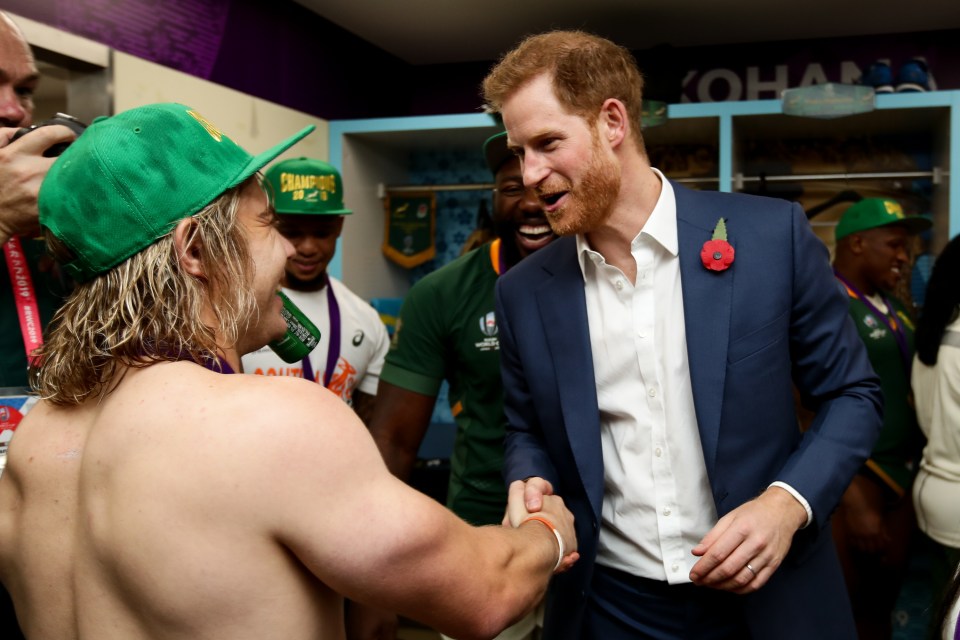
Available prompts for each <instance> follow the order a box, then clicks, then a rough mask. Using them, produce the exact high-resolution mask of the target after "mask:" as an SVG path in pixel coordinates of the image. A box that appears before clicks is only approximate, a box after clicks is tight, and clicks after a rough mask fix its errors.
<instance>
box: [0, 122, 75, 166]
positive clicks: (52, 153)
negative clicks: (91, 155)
mask: <svg viewBox="0 0 960 640" xmlns="http://www.w3.org/2000/svg"><path fill="white" fill-rule="evenodd" d="M52 124H62V125H63V126H65V127H67V128H68V129H70V130H71V131H73V132H74V133H75V134H77V135H78V136H79V135H80V134H81V133H83V132H84V130H85V129H86V128H87V125H85V124H84V123H82V122H80V121H79V120H77V119H76V118H74V117H73V116H70V115H67V114H65V113H58V114H56V115H55V116H53V117H52V118H50V119H49V120H44V121H43V122H41V123H40V124H33V125H30V126H29V127H23V128H22V129H19V130H18V131H17V132H16V133H15V134H13V137H12V138H10V142H14V141H16V140H19V139H20V138H22V137H23V136H25V135H27V134H28V133H30V132H31V131H36V130H37V129H39V128H40V127H49V126H50V125H52ZM71 142H73V141H72V140H71V141H69V142H58V143H57V144H55V145H53V146H52V147H50V148H49V149H47V150H46V151H44V152H43V155H44V156H46V157H47V158H55V157H56V156H59V155H60V154H61V153H63V151H64V149H66V148H67V147H69V146H70V143H71Z"/></svg>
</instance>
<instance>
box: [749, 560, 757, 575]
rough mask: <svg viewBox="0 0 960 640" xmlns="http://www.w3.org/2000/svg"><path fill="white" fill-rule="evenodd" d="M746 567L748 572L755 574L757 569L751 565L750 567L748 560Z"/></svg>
mask: <svg viewBox="0 0 960 640" xmlns="http://www.w3.org/2000/svg"><path fill="white" fill-rule="evenodd" d="M747 569H748V570H749V571H750V573H752V574H753V575H757V570H756V569H754V568H753V567H751V566H750V563H749V562H748V563H747Z"/></svg>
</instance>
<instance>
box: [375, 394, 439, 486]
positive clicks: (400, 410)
mask: <svg viewBox="0 0 960 640" xmlns="http://www.w3.org/2000/svg"><path fill="white" fill-rule="evenodd" d="M436 400H437V398H436V396H428V395H424V394H422V393H416V392H415V391H408V390H406V389H404V388H402V387H398V386H396V385H393V384H390V383H389V382H385V381H383V380H381V381H380V386H379V387H378V389H377V404H376V407H375V408H374V410H373V414H372V416H371V418H370V422H368V423H367V425H368V426H369V428H370V434H371V435H372V436H373V440H374V442H376V444H377V448H379V449H380V454H381V455H382V456H383V461H384V462H385V463H386V464H387V468H388V469H389V470H390V473H392V474H393V475H395V476H397V477H398V478H400V479H401V480H404V481H406V480H409V478H410V472H411V470H412V469H413V463H414V462H415V461H416V459H417V451H418V450H419V449H420V443H421V442H423V437H424V435H426V433H427V427H429V426H430V416H431V415H432V414H433V405H434V404H435V403H436Z"/></svg>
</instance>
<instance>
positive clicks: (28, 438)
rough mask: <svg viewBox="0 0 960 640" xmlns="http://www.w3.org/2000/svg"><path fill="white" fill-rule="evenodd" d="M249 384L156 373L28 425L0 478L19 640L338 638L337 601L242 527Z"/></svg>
mask: <svg viewBox="0 0 960 640" xmlns="http://www.w3.org/2000/svg"><path fill="white" fill-rule="evenodd" d="M259 382H262V380H255V379H253V377H248V376H224V375H219V374H215V373H211V372H209V371H206V370H204V369H202V368H201V367H198V366H196V365H193V364H190V363H174V364H160V365H154V366H152V367H149V368H147V369H143V370H133V371H128V372H127V375H126V377H125V379H124V380H123V381H122V382H121V384H120V385H119V387H118V388H117V390H116V391H115V392H113V393H112V394H110V395H108V396H107V397H106V398H105V399H103V401H102V402H101V403H99V404H97V403H96V402H88V403H86V404H84V405H82V406H79V407H75V408H58V407H54V406H52V405H49V404H46V403H40V404H39V405H37V407H36V408H34V410H33V411H32V412H31V413H30V414H28V416H27V418H26V419H25V420H24V422H23V424H22V426H21V427H20V429H18V431H17V434H16V437H15V439H14V441H13V443H12V445H11V448H10V455H9V461H8V464H7V468H6V471H5V472H4V474H3V476H2V479H0V541H2V543H0V577H2V578H3V580H4V581H5V582H6V583H7V585H8V588H9V590H10V592H11V595H12V596H13V598H14V602H15V604H16V607H17V613H18V618H19V619H20V622H21V626H22V627H23V629H24V631H25V632H26V634H27V636H28V637H30V638H56V639H60V640H66V639H71V638H76V639H84V638H102V639H111V638H117V639H124V640H133V639H138V638H155V639H160V638H198V637H203V638H266V637H277V638H317V637H323V638H336V637H340V636H342V630H341V625H342V623H341V612H342V605H341V600H340V596H338V595H336V594H335V593H334V592H332V591H331V590H330V589H329V588H328V587H327V586H325V585H324V584H323V583H322V582H320V581H319V580H317V579H316V578H315V577H314V576H312V575H311V574H310V573H309V572H308V571H306V570H305V569H304V567H303V565H301V564H300V563H299V562H297V561H296V559H295V558H293V557H292V556H291V554H290V552H289V551H288V550H287V549H285V548H284V546H283V545H282V544H280V542H279V541H278V540H277V539H276V537H274V536H273V535H271V531H270V530H269V529H268V528H267V527H265V526H264V523H263V521H262V520H260V519H258V518H256V517H255V516H252V515H251V503H254V502H255V501H256V500H257V499H258V498H257V496H255V495H252V494H251V493H250V487H251V486H254V485H256V483H257V479H256V476H257V473H258V469H257V464H256V463H257V460H256V459H251V456H250V452H251V451H255V441H256V439H258V438H270V437H271V419H270V416H271V413H272V412H271V406H270V405H266V404H258V402H259V401H260V400H262V398H263V394H261V393H260V392H259V391H260V389H259V387H262V386H263V385H261V384H257V383H259ZM334 415H340V414H334ZM317 421H318V422H320V421H322V417H321V416H317ZM251 445H253V448H252V447H251ZM263 480H264V481H267V480H268V478H263ZM278 498H279V496H278ZM248 500H249V502H248ZM14 576H27V579H26V580H22V579H21V580H17V579H15V578H14ZM11 580H14V581H11Z"/></svg>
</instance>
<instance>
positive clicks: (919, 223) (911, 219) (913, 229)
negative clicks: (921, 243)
mask: <svg viewBox="0 0 960 640" xmlns="http://www.w3.org/2000/svg"><path fill="white" fill-rule="evenodd" d="M892 225H899V226H901V227H904V228H905V229H906V230H907V233H909V234H910V235H914V234H917V233H922V232H924V231H926V230H927V229H929V228H930V227H932V226H933V222H932V221H931V220H930V218H927V217H925V216H908V217H906V218H902V219H900V220H897V221H895V222H891V223H890V224H888V225H884V226H888V227H889V226H892Z"/></svg>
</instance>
